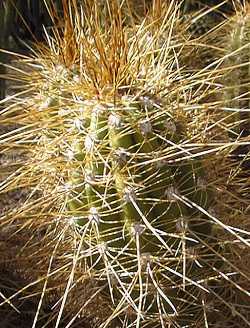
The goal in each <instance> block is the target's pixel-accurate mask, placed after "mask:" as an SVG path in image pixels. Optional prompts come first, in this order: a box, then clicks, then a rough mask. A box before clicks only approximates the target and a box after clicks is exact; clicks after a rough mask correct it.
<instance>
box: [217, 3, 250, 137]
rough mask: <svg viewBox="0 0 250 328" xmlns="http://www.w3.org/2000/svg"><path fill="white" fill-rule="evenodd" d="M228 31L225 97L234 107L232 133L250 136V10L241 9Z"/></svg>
mask: <svg viewBox="0 0 250 328" xmlns="http://www.w3.org/2000/svg"><path fill="white" fill-rule="evenodd" d="M227 29H228V31H227V32H228V33H226V38H224V39H225V41H224V42H225V46H226V55H225V56H226V59H225V66H226V67H227V68H229V70H230V71H229V72H228V73H227V74H225V77H224V81H223V83H224V86H225V93H224V99H225V102H226V106H227V107H228V108H231V109H232V115H230V118H229V120H230V122H231V130H230V136H231V137H232V138H233V139H236V138H237V136H239V135H243V136H247V135H249V131H250V115H249V108H250V100H249V99H250V94H249V89H250V14H249V9H247V8H245V10H242V11H239V12H238V13H236V14H235V16H234V17H233V18H232V19H231V21H230V22H229V23H228V26H227Z"/></svg>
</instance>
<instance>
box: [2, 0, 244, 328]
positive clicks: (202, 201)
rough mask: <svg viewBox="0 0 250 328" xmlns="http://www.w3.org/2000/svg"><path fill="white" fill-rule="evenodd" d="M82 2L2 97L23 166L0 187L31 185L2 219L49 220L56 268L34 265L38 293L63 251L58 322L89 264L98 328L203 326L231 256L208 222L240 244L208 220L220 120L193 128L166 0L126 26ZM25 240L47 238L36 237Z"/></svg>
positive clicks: (33, 226) (115, 11)
mask: <svg viewBox="0 0 250 328" xmlns="http://www.w3.org/2000/svg"><path fill="white" fill-rule="evenodd" d="M89 4H90V2H87V6H86V8H85V10H86V11H85V16H84V15H80V12H81V9H78V7H77V6H76V1H74V0H72V2H71V1H70V2H69V4H67V3H66V1H64V2H63V5H64V14H65V27H64V30H63V32H64V33H61V31H60V29H55V31H54V32H55V33H54V38H52V37H48V42H49V46H50V47H49V48H45V47H41V48H38V49H37V50H36V51H37V56H36V57H35V58H34V59H30V60H29V61H28V60H27V59H26V60H25V65H28V66H30V67H31V68H32V69H33V71H31V72H30V71H29V73H25V72H26V71H25V69H24V76H23V81H24V82H26V83H27V86H26V90H24V91H23V94H22V95H21V96H22V97H23V98H22V99H21V101H19V99H18V96H16V98H13V100H10V101H13V103H11V104H10V106H9V108H8V110H6V112H4V113H3V122H5V123H6V122H13V121H16V120H17V121H18V122H19V123H20V124H21V126H22V127H21V128H19V130H18V131H17V133H16V134H15V135H14V134H12V133H9V134H6V135H4V136H3V140H2V144H3V146H2V148H1V151H2V152H4V151H6V149H7V150H8V149H9V148H14V149H15V148H17V149H19V148H22V147H23V149H24V150H25V151H26V154H25V155H26V157H25V158H26V159H25V161H26V163H25V165H23V166H20V167H19V168H18V170H17V172H15V173H13V174H12V175H11V176H10V177H9V178H8V177H7V178H6V179H5V180H4V181H3V182H2V183H1V185H0V186H1V190H7V191H9V190H11V189H15V188H17V186H18V187H19V188H22V187H25V188H28V189H29V190H30V196H28V198H27V200H26V201H24V203H23V205H22V206H21V207H20V208H19V209H14V211H13V212H12V213H11V214H10V213H6V215H5V216H4V217H3V221H4V222H8V221H9V220H10V215H11V217H12V219H11V220H14V221H17V222H19V221H21V222H20V224H21V225H22V224H23V228H24V227H25V225H26V223H25V220H27V225H29V226H30V230H31V231H34V232H35V231H37V228H38V227H39V228H41V227H44V226H46V227H47V229H48V230H49V233H48V234H46V235H45V237H46V238H47V239H46V238H45V237H44V238H45V240H46V241H47V244H52V241H53V242H54V243H55V244H54V245H55V246H54V247H55V249H54V250H53V254H52V255H51V263H49V264H48V267H49V269H51V268H52V267H53V265H56V264H58V263H59V266H60V269H58V268H56V269H54V271H52V272H53V274H51V273H50V270H48V273H47V275H46V273H43V274H42V276H45V277H46V278H45V283H44V288H43V293H42V296H41V297H43V296H44V293H45V290H46V289H47V283H48V282H47V280H48V281H49V280H50V279H51V276H53V275H55V274H56V273H58V274H59V278H60V279H62V278H61V277H60V274H61V270H62V269H61V267H62V268H63V267H64V263H65V262H64V261H68V260H69V261H70V260H72V264H71V265H72V269H71V270H70V273H69V272H66V276H67V278H66V280H63V283H64V284H65V288H64V293H63V296H62V303H61V308H60V310H59V312H58V320H57V324H56V327H58V324H59V321H60V318H61V316H62V311H63V309H64V306H65V304H66V302H67V298H68V296H69V294H70V290H71V289H73V285H74V283H76V285H77V283H79V281H81V280H84V279H83V278H82V277H83V276H84V275H87V274H88V275H90V277H91V279H92V280H93V281H95V283H96V284H97V285H98V289H97V290H98V292H99V293H100V294H101V297H102V298H103V299H104V301H105V302H107V303H108V304H109V307H110V308H112V309H113V311H112V314H111V315H110V316H108V317H107V318H105V320H103V322H102V327H103V328H104V327H111V326H112V324H113V323H114V324H116V325H119V324H120V326H121V325H122V326H123V327H158V326H159V327H184V326H185V327H198V325H199V324H200V326H201V327H204V325H205V326H206V325H208V324H207V322H208V320H209V318H208V315H207V313H209V312H211V309H212V310H214V309H216V308H215V307H214V305H213V301H212V298H214V297H215V299H216V300H220V294H219V291H220V288H222V286H223V287H224V284H225V282H224V280H226V281H227V279H225V277H227V274H228V275H229V276H230V273H231V271H232V270H233V269H235V268H233V266H230V265H231V264H230V261H229V260H227V262H226V264H227V267H225V266H224V264H223V261H224V260H225V258H227V256H228V253H229V250H228V248H227V247H224V245H221V240H220V237H219V236H218V234H219V233H220V229H226V230H227V231H228V232H229V233H230V234H231V235H232V236H233V237H235V240H236V241H238V240H239V241H241V242H242V243H243V244H244V245H246V244H247V245H248V243H247V242H246V241H245V239H244V238H243V237H241V235H240V232H239V236H238V234H237V233H236V232H235V230H233V229H232V228H231V227H229V226H226V225H225V224H223V223H222V222H221V221H220V220H219V219H218V218H217V217H218V216H219V217H221V216H222V215H223V214H224V213H223V212H219V213H217V212H216V211H218V206H216V204H217V205H218V198H219V196H218V192H217V190H219V189H220V186H218V184H219V182H218V181H217V176H213V174H215V173H210V172H209V169H212V167H213V165H214V162H216V163H218V160H219V159H220V155H219V153H217V151H218V149H217V142H215V144H214V145H213V143H212V141H213V138H214V135H216V136H217V137H218V135H219V134H220V133H221V130H219V129H217V126H216V125H214V129H212V128H211V129H212V130H213V133H212V134H213V136H212V138H211V139H210V134H209V133H208V134H207V135H206V136H205V137H206V139H205V142H206V143H207V144H209V147H210V149H209V150H207V147H208V146H207V145H206V144H205V143H204V142H203V141H201V138H200V134H196V133H194V131H193V127H194V125H196V124H198V125H199V128H200V126H201V125H202V124H205V123H204V122H200V121H199V119H198V120H196V121H195V123H194V121H192V119H191V118H192V116H193V115H194V111H195V110H197V106H198V107H199V106H200V107H199V109H200V110H202V108H203V107H202V105H199V104H198V100H199V101H200V100H201V95H200V94H199V93H198V92H197V91H196V92H195V95H194V94H192V87H193V85H197V84H199V83H201V84H203V82H204V81H202V82H199V81H194V80H191V82H190V80H189V79H190V76H182V73H181V70H179V68H178V59H177V58H178V57H177V56H178V55H179V52H180V51H181V49H182V46H183V44H181V43H180V42H178V40H179V39H178V30H176V27H175V21H176V12H177V9H176V8H175V6H174V2H171V3H170V4H169V5H168V6H165V5H164V4H161V1H155V4H157V5H158V6H156V5H155V6H153V9H152V10H153V11H154V12H153V14H152V16H151V17H150V16H148V17H147V18H146V19H145V20H144V21H142V22H141V24H140V25H138V26H136V25H133V26H124V24H123V16H122V11H121V8H120V5H119V1H115V0H114V1H111V3H110V4H109V6H108V10H107V12H108V13H109V15H110V20H107V23H106V26H103V25H100V21H101V19H100V17H99V15H101V13H100V9H99V8H98V6H96V7H95V8H92V9H90V7H91V6H88V5H89ZM157 15H158V16H157ZM152 17H154V20H153V21H152V19H151V18H152ZM103 30H104V31H105V33H104V32H103ZM173 31H174V33H175V34H173ZM180 33H181V32H180ZM62 35H63V36H62ZM166 36H167V37H166ZM27 62H28V63H27ZM18 74H20V70H19V71H18ZM19 78H21V77H20V75H19ZM190 95H191V96H190ZM197 104H198V105H197ZM211 129H210V130H211ZM190 131H191V132H190ZM225 138H226V136H225ZM209 142H210V143H209ZM224 148H226V146H224ZM207 152H208V153H209V154H215V153H216V156H215V157H213V158H212V159H211V158H209V157H208V156H206V153H207ZM222 155H223V156H225V154H222ZM210 156H211V155H210ZM39 203H40V204H39ZM18 220H19V221H18ZM23 220H24V223H23ZM52 231H54V233H56V236H55V235H53V236H54V238H51V234H52ZM58 231H59V232H58ZM218 231H219V233H218ZM31 234H32V233H31ZM72 236H73V237H72ZM40 239H41V240H40ZM72 239H73V240H72ZM33 240H34V241H33V243H34V245H35V244H39V243H42V244H43V243H45V244H46V242H44V239H43V238H42V237H39V236H37V235H36V236H34V237H33ZM57 240H59V241H57ZM235 240H234V239H233V238H232V241H230V240H228V243H230V245H231V242H232V244H233V243H234V242H235ZM58 243H61V244H64V246H63V247H64V252H61V253H59V254H60V255H57V254H56V252H57V248H58ZM65 245H67V247H66V246H65ZM43 247H44V249H43V248H42V247H41V246H40V248H38V250H37V251H33V252H34V253H35V254H36V256H38V255H37V254H39V252H40V254H42V255H40V258H39V259H40V261H39V263H44V261H46V259H43V256H44V255H45V253H46V252H47V251H45V248H46V247H47V246H46V247H45V246H43ZM34 249H35V246H34ZM46 249H47V248H46ZM54 258H56V260H55V264H54V262H53V261H54ZM33 261H34V259H33ZM36 261H37V259H36ZM46 263H47V262H46ZM52 263H53V265H52ZM70 263H71V262H70ZM65 266H66V268H67V267H68V264H67V265H66V264H65ZM45 267H46V265H45ZM51 270H52V269H51ZM221 272H222V273H221ZM227 278H228V277H227ZM41 279H42V278H41ZM52 279H53V277H52ZM38 280H39V279H38ZM218 280H220V282H221V281H222V282H221V284H219V282H218ZM39 281H40V280H39ZM228 281H229V282H230V283H231V280H230V278H228ZM83 284H84V281H83ZM218 285H219V286H218ZM237 287H238V286H236V289H237ZM50 288H51V287H50ZM245 294H247V293H245ZM211 295H212V297H211ZM80 298H81V295H80V294H78V298H76V300H77V302H78V301H79V303H80V302H81V300H80ZM69 299H70V298H69ZM85 302H86V300H85ZM86 303H87V302H86ZM105 304H106V303H105ZM226 304H228V303H226ZM81 306H82V308H84V305H82V304H81ZM81 306H80V309H81ZM230 306H231V305H228V307H229V308H230ZM77 311H78V310H77ZM38 312H39V309H38ZM235 313H236V315H238V316H241V314H240V313H239V311H237V310H236V312H235ZM76 316H77V315H75V314H74V317H76ZM201 317H202V319H201ZM72 320H73V319H72ZM121 322H122V324H121Z"/></svg>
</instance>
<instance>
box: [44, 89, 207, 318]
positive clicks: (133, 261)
mask: <svg viewBox="0 0 250 328" xmlns="http://www.w3.org/2000/svg"><path fill="white" fill-rule="evenodd" d="M133 93H134V94H136V92H135V91H134V90H133ZM133 93H132V92H131V91H129V92H128V93H127V94H126V95H123V96H119V93H118V96H117V97H116V102H115V103H114V102H112V98H110V99H109V100H107V99H105V102H104V101H101V100H98V99H89V100H88V99H85V100H82V101H81V102H80V103H81V105H80V106H81V107H80V108H81V113H82V114H81V115H80V114H79V113H80V112H79V111H76V112H75V114H74V115H75V116H74V119H73V122H74V123H73V126H74V132H73V134H72V135H71V137H70V138H69V136H68V137H67V138H68V141H67V145H68V146H67V149H66V150H65V149H64V154H61V155H63V156H65V154H66V157H67V166H68V169H67V177H65V184H66V185H67V188H68V190H69V191H68V194H67V200H66V204H67V205H66V207H67V216H69V217H71V218H72V220H73V222H74V224H75V225H76V226H78V227H79V229H80V230H81V231H84V236H85V237H84V247H85V250H86V251H88V252H89V253H90V254H91V255H90V256H89V260H88V261H89V265H90V267H92V269H93V272H94V275H95V276H96V277H99V279H100V280H101V281H103V284H106V283H107V284H108V286H107V288H106V289H105V290H106V292H105V293H106V294H111V298H112V300H113V303H114V305H115V306H117V311H118V312H119V311H120V310H119V307H122V308H125V309H126V308H128V307H131V308H132V309H133V311H132V312H133V313H134V316H133V315H132V319H131V320H136V321H138V322H139V321H140V322H141V320H142V319H141V318H140V316H141V315H139V313H140V312H141V313H143V316H145V317H146V318H148V319H146V321H147V320H149V317H150V316H153V317H154V320H157V317H158V315H159V313H158V311H159V306H160V307H161V306H162V308H163V310H164V312H165V313H166V314H167V315H169V316H170V317H171V316H174V317H177V313H178V308H181V307H182V306H184V305H185V304H186V303H185V302H186V301H185V302H184V303H183V301H182V297H184V295H186V296H185V297H187V298H188V299H189V298H190V295H189V293H190V291H189V288H188V287H186V288H187V290H186V292H185V291H184V290H185V287H184V286H185V284H187V285H188V284H190V282H191V278H188V276H189V273H190V272H192V275H193V274H194V273H195V272H196V271H197V272H198V271H199V267H196V268H192V267H193V263H192V262H193V261H192V260H185V261H186V263H185V266H186V267H185V269H183V259H182V256H183V255H181V254H182V253H183V249H182V247H181V245H182V243H184V244H185V248H187V249H192V248H193V247H195V246H196V242H195V239H194V238H193V237H192V236H193V235H194V234H197V235H199V236H200V238H201V239H206V238H207V236H209V235H210V230H211V229H210V226H211V224H210V223H209V220H208V218H207V217H206V216H204V215H200V214H199V213H198V212H199V211H197V209H196V208H194V207H192V206H190V203H189V202H194V203H195V204H196V205H198V206H201V207H203V208H204V209H208V208H209V207H210V206H211V202H212V195H211V192H210V191H209V188H207V187H205V186H204V185H203V184H202V179H203V175H204V172H203V169H202V165H201V163H200V161H199V160H193V159H190V160H183V161H180V162H177V163H175V160H174V159H175V158H176V155H175V152H176V151H178V150H179V151H181V152H183V150H182V148H181V144H182V143H183V141H184V140H186V138H187V137H186V135H185V125H184V123H183V124H182V123H181V122H177V121H176V120H175V118H174V107H173V105H171V104H170V103H168V102H167V101H166V102H164V100H159V99H155V98H154V97H153V96H152V95H145V96H138V97H136V96H134V95H133ZM45 102H46V103H48V104H49V106H48V108H46V110H44V109H43V110H42V111H40V112H41V117H43V119H42V120H44V121H45V122H46V121H47V120H48V117H50V119H51V120H54V119H55V121H58V116H56V115H55V112H54V106H53V105H54V104H55V103H56V101H49V102H48V101H45ZM58 104H59V108H60V106H61V104H60V101H58ZM50 106H51V108H50ZM44 107H46V106H42V108H44ZM46 111H48V113H46ZM70 116H71V117H72V111H68V114H65V115H64V117H63V118H62V121H61V122H60V124H61V125H60V126H59V127H58V123H57V124H56V126H57V128H58V129H59V131H62V129H63V127H65V126H67V122H70ZM51 133H52V134H53V133H54V134H58V133H57V132H52V131H50V130H46V136H48V135H49V137H50V138H52V140H53V136H52V134H51ZM178 145H179V146H178ZM185 154H186V153H185V152H184V155H185ZM184 155H183V156H184ZM168 158H169V160H168ZM183 196H184V197H186V200H185V198H183ZM187 258H188V255H187ZM188 262H190V263H188ZM183 270H186V271H187V272H184V271H183ZM190 270H191V271H190ZM189 271H190V272H189ZM176 272H177V273H176ZM182 279H184V280H183V281H182ZM185 279H187V280H185ZM180 284H182V285H183V284H184V285H183V286H182V287H181V288H179V287H177V286H178V285H180ZM161 285H162V286H161ZM192 288H193V287H192ZM200 288H201V289H202V287H200ZM166 289H167V290H168V291H167V293H166V292H165V290H166ZM150 290H151V291H150ZM198 290H199V287H198ZM126 293H128V295H126ZM159 300H160V303H161V305H159V304H158V302H159ZM191 303H192V302H191ZM157 304H158V305H157ZM124 311H125V313H126V310H124ZM136 317H137V319H135V318H136ZM139 318H140V319H139ZM132 322H133V321H132Z"/></svg>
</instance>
